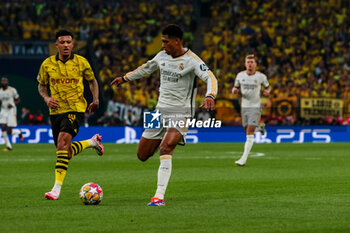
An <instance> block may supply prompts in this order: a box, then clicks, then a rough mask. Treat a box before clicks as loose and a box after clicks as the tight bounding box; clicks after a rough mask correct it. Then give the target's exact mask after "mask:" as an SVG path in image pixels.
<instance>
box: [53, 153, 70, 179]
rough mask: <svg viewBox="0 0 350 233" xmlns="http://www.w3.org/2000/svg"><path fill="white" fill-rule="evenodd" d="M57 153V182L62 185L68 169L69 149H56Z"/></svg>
mask: <svg viewBox="0 0 350 233" xmlns="http://www.w3.org/2000/svg"><path fill="white" fill-rule="evenodd" d="M56 155H57V162H56V169H55V175H56V181H55V184H58V185H62V184H63V181H64V178H65V177H66V173H67V169H68V151H65V150H58V151H56Z"/></svg>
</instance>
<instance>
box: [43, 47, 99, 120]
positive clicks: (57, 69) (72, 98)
mask: <svg viewBox="0 0 350 233" xmlns="http://www.w3.org/2000/svg"><path fill="white" fill-rule="evenodd" d="M83 78H85V79H86V80H88V81H89V80H93V79H94V78H95V76H94V72H93V71H92V69H91V66H90V64H89V62H88V61H87V60H86V58H84V57H82V56H79V55H77V54H72V56H71V57H70V58H69V59H68V60H67V61H65V62H62V61H61V60H59V58H58V55H53V56H50V57H48V58H47V59H46V60H45V61H44V62H43V63H42V64H41V66H40V71H39V74H38V77H37V80H38V82H39V83H40V84H41V85H47V84H49V87H50V93H51V95H50V96H51V97H52V98H55V99H57V100H58V103H59V107H58V108H56V109H51V108H50V115H57V114H62V113H66V112H85V110H86V106H87V103H86V100H85V98H84V84H83Z"/></svg>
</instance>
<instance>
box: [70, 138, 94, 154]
mask: <svg viewBox="0 0 350 233" xmlns="http://www.w3.org/2000/svg"><path fill="white" fill-rule="evenodd" d="M90 146H91V142H90V140H84V141H79V142H73V143H72V156H75V155H77V154H79V153H80V152H82V151H83V150H85V149H86V148H89V147H90Z"/></svg>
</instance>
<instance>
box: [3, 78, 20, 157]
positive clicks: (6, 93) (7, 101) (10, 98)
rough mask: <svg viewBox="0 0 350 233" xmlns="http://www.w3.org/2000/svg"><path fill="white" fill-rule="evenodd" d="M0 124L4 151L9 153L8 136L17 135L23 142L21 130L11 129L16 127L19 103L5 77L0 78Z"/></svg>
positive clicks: (13, 89) (16, 94)
mask: <svg viewBox="0 0 350 233" xmlns="http://www.w3.org/2000/svg"><path fill="white" fill-rule="evenodd" d="M0 102H1V111H0V124H1V131H2V137H3V138H4V140H5V144H6V148H4V151H11V150H12V145H11V142H10V139H9V137H8V135H18V136H19V139H20V140H21V141H23V135H22V132H21V130H19V129H13V128H15V127H17V108H16V105H18V104H19V103H20V102H21V99H20V98H19V95H18V93H17V90H16V89H15V88H13V87H10V86H9V80H8V78H6V77H2V78H1V89H0Z"/></svg>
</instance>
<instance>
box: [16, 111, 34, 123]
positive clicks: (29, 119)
mask: <svg viewBox="0 0 350 233" xmlns="http://www.w3.org/2000/svg"><path fill="white" fill-rule="evenodd" d="M33 118H34V117H33V114H31V113H30V110H29V109H28V108H26V107H23V108H22V114H21V119H20V121H19V122H20V124H21V125H32V124H33Z"/></svg>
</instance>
